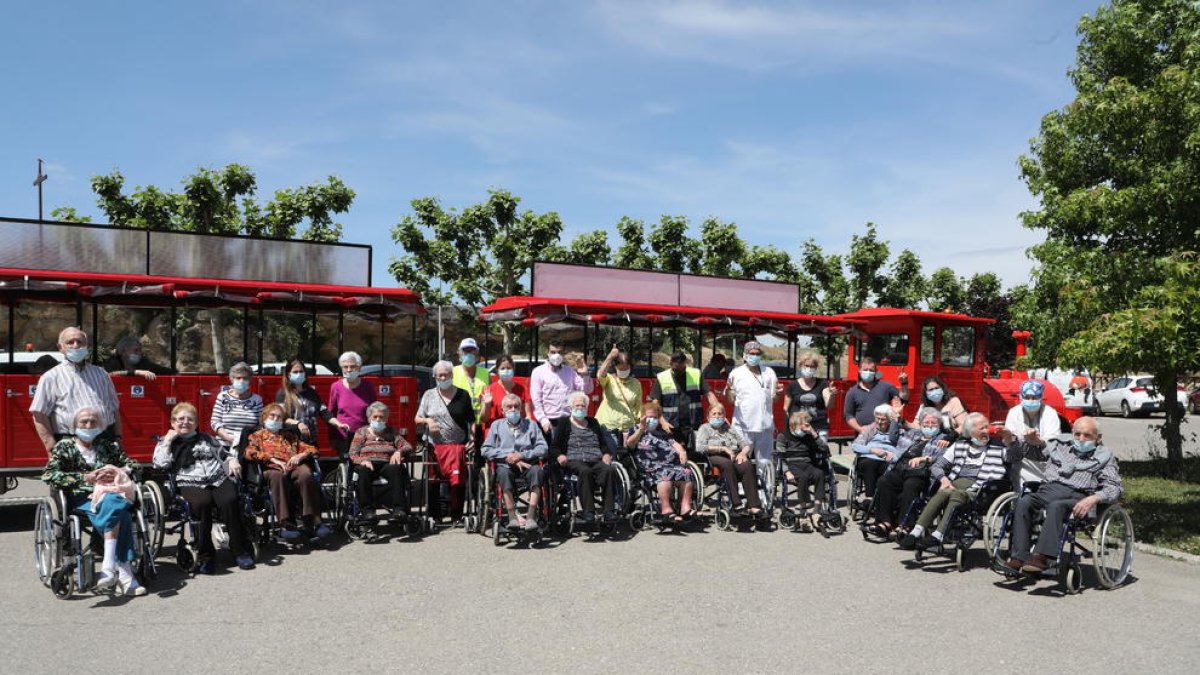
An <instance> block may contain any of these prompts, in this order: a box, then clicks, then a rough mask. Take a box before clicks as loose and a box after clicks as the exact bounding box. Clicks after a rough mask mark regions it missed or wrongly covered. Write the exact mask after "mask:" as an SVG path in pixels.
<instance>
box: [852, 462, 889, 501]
mask: <svg viewBox="0 0 1200 675" xmlns="http://www.w3.org/2000/svg"><path fill="white" fill-rule="evenodd" d="M887 468H888V463H887V462H885V461H883V460H882V459H863V458H861V457H860V458H859V459H858V461H857V462H855V464H854V470H855V471H857V472H858V475H860V476H862V479H863V486H864V487H865V488H866V493H865V494H864V495H863V496H864V497H865V498H867V499H873V498H874V497H875V488H876V487H877V486H878V485H879V477H880V476H882V475H883V472H884V471H887Z"/></svg>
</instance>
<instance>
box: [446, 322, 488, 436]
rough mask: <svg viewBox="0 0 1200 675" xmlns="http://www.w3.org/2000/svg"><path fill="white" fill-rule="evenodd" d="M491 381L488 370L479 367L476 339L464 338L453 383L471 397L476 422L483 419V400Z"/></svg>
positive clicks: (460, 346)
mask: <svg viewBox="0 0 1200 675" xmlns="http://www.w3.org/2000/svg"><path fill="white" fill-rule="evenodd" d="M489 379H490V378H489V377H488V373H487V370H486V369H484V368H483V367H482V366H480V365H479V345H478V344H477V343H476V342H475V338H463V340H462V342H460V343H458V365H457V366H454V377H453V381H454V386H456V387H458V388H459V389H462V390H463V391H465V392H467V394H468V395H469V396H470V397H471V409H472V410H474V411H475V421H476V422H479V421H482V419H483V399H484V395H485V392H486V391H487V389H488V385H489V384H490V382H489ZM488 403H489V404H490V403H491V400H489V401H488Z"/></svg>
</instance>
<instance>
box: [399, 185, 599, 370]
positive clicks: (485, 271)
mask: <svg viewBox="0 0 1200 675" xmlns="http://www.w3.org/2000/svg"><path fill="white" fill-rule="evenodd" d="M520 202H521V200H520V198H519V197H515V196H513V195H512V194H510V193H509V192H507V191H505V190H489V191H488V199H487V201H484V202H481V203H479V204H473V205H471V206H468V207H466V208H465V209H463V210H462V211H461V212H460V211H457V210H455V209H446V208H444V207H443V206H442V204H441V203H440V202H439V201H438V200H437V199H436V198H433V197H426V198H422V199H414V200H413V201H412V202H411V205H412V209H413V213H412V214H411V215H407V216H404V217H403V218H401V220H400V222H399V223H398V224H397V225H396V226H395V227H394V228H392V240H393V241H394V242H396V243H397V244H398V245H399V246H400V247H401V249H402V250H403V251H404V253H402V254H401V255H400V256H398V257H393V259H392V262H391V265H390V266H389V271H390V272H391V273H392V275H394V276H395V277H396V280H397V281H399V282H400V283H402V284H404V285H405V286H407V287H408V288H410V289H412V290H415V291H418V292H420V293H421V295H422V296H423V297H425V298H426V302H427V303H428V304H435V305H436V304H450V303H452V302H457V303H461V304H464V305H466V306H468V307H469V308H470V309H471V311H472V313H473V314H477V313H478V311H479V309H480V308H481V307H483V306H485V305H487V304H488V303H490V302H492V301H493V300H495V299H496V298H503V297H508V296H512V295H522V294H525V293H528V292H529V289H528V288H527V286H526V285H525V278H526V277H527V276H528V275H529V272H530V271H531V270H532V269H533V263H534V261H535V260H538V259H539V258H541V257H542V254H543V252H544V251H547V250H548V249H549V250H551V251H557V252H561V251H562V249H555V248H554V247H555V246H557V245H555V244H552V242H557V241H558V240H559V238H560V237H561V236H562V230H563V224H562V220H561V219H560V218H559V217H558V214H557V213H554V212H553V211H551V212H549V213H541V214H539V213H534V212H533V211H531V210H526V211H523V212H518V211H517V207H518V206H519V204H520ZM606 241H607V240H606ZM501 332H502V334H503V336H504V349H505V351H511V350H512V346H513V337H512V328H511V327H510V326H508V325H507V324H501Z"/></svg>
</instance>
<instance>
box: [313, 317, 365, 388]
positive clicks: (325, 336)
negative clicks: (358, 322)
mask: <svg viewBox="0 0 1200 675" xmlns="http://www.w3.org/2000/svg"><path fill="white" fill-rule="evenodd" d="M338 347H339V345H338V318H337V314H318V315H317V363H319V364H321V365H323V366H325V367H326V368H328V369H329V370H330V372H332V373H334V374H336V375H341V374H342V369H341V366H339V365H338V357H339V356H341V355H342V353H341V352H339V351H338ZM355 347H357V345H356V344H354V342H353V341H352V340H346V343H345V349H346V350H348V351H358V350H357V349H355ZM359 353H360V354H361V353H362V352H359ZM364 358H365V357H364ZM364 363H365V361H364Z"/></svg>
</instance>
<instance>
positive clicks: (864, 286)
mask: <svg viewBox="0 0 1200 675" xmlns="http://www.w3.org/2000/svg"><path fill="white" fill-rule="evenodd" d="M889 255H890V253H889V251H888V243H887V242H886V241H881V240H880V239H879V234H878V232H877V231H876V228H875V223H867V231H866V233H865V234H864V235H862V236H861V237H860V236H859V235H857V234H855V235H852V236H851V237H850V254H849V255H848V256H846V266H847V267H849V268H850V301H851V303H852V304H853V305H854V306H855V307H866V306H867V303H868V302H869V301H870V300H871V298H872V297H875V296H878V295H879V294H880V293H882V292H883V289H884V287H885V286H886V285H887V278H886V277H885V276H884V275H882V274H880V273H879V270H881V269H883V266H884V265H885V264H887V261H888V256H889Z"/></svg>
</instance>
